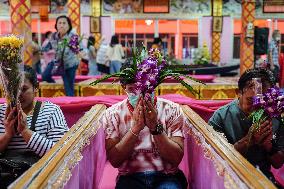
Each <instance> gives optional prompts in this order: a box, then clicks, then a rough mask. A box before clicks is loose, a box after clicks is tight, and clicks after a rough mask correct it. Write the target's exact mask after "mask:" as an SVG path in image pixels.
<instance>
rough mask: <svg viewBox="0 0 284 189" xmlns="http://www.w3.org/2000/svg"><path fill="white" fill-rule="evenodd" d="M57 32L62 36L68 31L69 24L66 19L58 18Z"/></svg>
mask: <svg viewBox="0 0 284 189" xmlns="http://www.w3.org/2000/svg"><path fill="white" fill-rule="evenodd" d="M56 27H57V31H58V32H59V33H60V34H61V35H62V36H63V35H65V34H66V33H67V31H68V30H69V24H68V22H67V19H66V18H59V19H58V21H57V24H56Z"/></svg>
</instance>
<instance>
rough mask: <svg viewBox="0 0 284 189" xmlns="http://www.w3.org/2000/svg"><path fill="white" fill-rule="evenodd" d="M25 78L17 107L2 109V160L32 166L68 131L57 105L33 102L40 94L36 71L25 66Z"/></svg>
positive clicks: (0, 112) (5, 106) (0, 114)
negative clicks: (22, 162)
mask: <svg viewBox="0 0 284 189" xmlns="http://www.w3.org/2000/svg"><path fill="white" fill-rule="evenodd" d="M24 75H25V76H24V84H23V87H22V90H21V92H20V96H19V103H18V104H17V106H16V107H10V106H8V107H7V104H4V105H2V106H1V107H0V153H1V155H0V159H3V158H4V159H8V160H14V161H25V162H28V163H29V164H30V165H31V164H33V163H35V162H36V161H37V160H38V159H39V158H40V157H42V156H43V155H44V154H46V153H47V152H48V151H49V150H50V149H51V148H52V146H54V144H55V143H56V142H57V141H59V140H60V138H61V137H62V136H63V135H64V134H65V133H66V132H67V131H68V127H67V124H66V121H65V118H64V115H63V113H62V111H61V109H60V108H59V107H58V106H57V105H55V104H53V103H51V102H47V101H45V102H41V103H40V102H38V101H36V100H35V99H34V97H35V95H36V91H37V90H38V81H37V76H36V73H35V71H34V70H33V69H32V68H31V67H30V66H27V65H25V66H24ZM18 90H19V89H18ZM36 109H37V111H36ZM35 112H38V114H37V116H35V117H36V119H35V118H33V117H34V114H35ZM33 120H35V121H33ZM32 125H33V127H32ZM1 165H2V164H1V163H0V166H1ZM11 171H12V170H11ZM2 172H3V170H2ZM18 176H19V175H18ZM2 179H3V178H2ZM0 180H1V178H0ZM3 180H4V179H3ZM3 180H2V182H3ZM11 182H12V180H11ZM2 184H3V183H1V186H2ZM6 184H9V183H6Z"/></svg>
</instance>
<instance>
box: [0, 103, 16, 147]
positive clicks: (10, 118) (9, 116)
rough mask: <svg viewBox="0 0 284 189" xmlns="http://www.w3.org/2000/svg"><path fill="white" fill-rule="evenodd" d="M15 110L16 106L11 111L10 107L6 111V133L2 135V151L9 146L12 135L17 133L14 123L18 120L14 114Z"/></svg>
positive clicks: (0, 136)
mask: <svg viewBox="0 0 284 189" xmlns="http://www.w3.org/2000/svg"><path fill="white" fill-rule="evenodd" d="M15 112H16V108H13V109H12V110H11V111H10V108H9V107H8V108H7V109H6V111H5V117H4V121H3V123H4V128H5V133H3V134H1V135H0V152H3V151H4V150H5V149H6V148H7V146H8V145H9V142H10V141H11V139H12V137H13V136H14V135H15V130H14V124H15V122H16V117H15V116H14V115H15Z"/></svg>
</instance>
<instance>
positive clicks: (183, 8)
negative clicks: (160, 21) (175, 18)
mask: <svg viewBox="0 0 284 189" xmlns="http://www.w3.org/2000/svg"><path fill="white" fill-rule="evenodd" d="M170 13H171V14H174V15H180V14H183V15H184V14H186V15H191V16H210V15H211V0H171V8H170Z"/></svg>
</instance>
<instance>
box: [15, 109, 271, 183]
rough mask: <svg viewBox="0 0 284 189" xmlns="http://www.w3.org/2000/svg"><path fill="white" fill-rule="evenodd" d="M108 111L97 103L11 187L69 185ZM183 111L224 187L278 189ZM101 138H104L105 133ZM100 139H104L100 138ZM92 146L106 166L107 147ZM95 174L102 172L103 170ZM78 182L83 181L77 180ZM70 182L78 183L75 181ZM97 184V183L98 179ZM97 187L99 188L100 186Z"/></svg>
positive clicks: (191, 134) (190, 131) (189, 153)
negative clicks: (102, 115) (103, 115)
mask: <svg viewBox="0 0 284 189" xmlns="http://www.w3.org/2000/svg"><path fill="white" fill-rule="evenodd" d="M104 110H105V106H104V105H95V106H94V107H93V108H92V109H91V110H90V111H89V112H87V113H86V114H85V115H84V116H83V117H82V118H81V119H80V120H79V121H78V122H77V123H76V124H75V125H74V126H73V127H72V128H71V130H70V131H69V132H68V133H67V134H66V135H65V136H64V137H63V138H62V139H61V140H60V141H59V142H58V143H57V144H56V145H55V146H54V147H53V148H52V149H51V150H50V151H49V152H48V153H47V154H46V155H45V156H44V157H43V158H42V159H41V160H40V161H39V162H38V163H36V164H35V165H34V166H33V167H32V168H30V169H29V170H28V171H27V172H26V173H25V174H24V175H23V176H22V177H21V178H19V179H18V180H17V181H15V182H14V183H13V184H12V186H11V188H13V189H18V188H36V189H39V188H63V187H64V186H66V185H65V184H67V185H68V184H69V183H68V181H70V180H71V178H73V177H72V176H74V175H72V173H74V174H75V172H76V168H75V167H76V165H78V164H80V161H82V158H83V157H82V153H81V152H82V150H83V149H85V148H87V147H90V146H89V145H92V144H93V145H95V144H96V143H92V142H93V141H91V140H92V138H93V137H96V136H97V135H98V133H99V132H98V131H99V128H98V125H97V124H96V121H97V120H98V118H99V116H100V114H101V113H102V112H103V111H104ZM183 110H184V112H185V115H186V117H187V118H188V120H189V121H190V122H191V123H192V124H189V126H188V128H186V129H188V130H187V134H188V135H187V137H186V139H185V141H186V143H187V141H189V140H191V141H192V143H191V145H198V146H200V147H201V148H202V150H201V152H200V153H201V156H204V157H205V159H204V161H209V162H212V163H213V165H214V166H213V168H211V169H210V171H211V172H212V171H214V169H215V171H216V173H217V179H218V180H219V182H221V184H222V182H224V185H223V186H224V188H227V189H232V188H236V189H237V188H257V189H270V188H271V189H272V188H275V187H274V185H273V184H272V183H271V182H270V181H269V180H268V179H267V178H266V177H265V176H263V175H262V174H261V173H260V172H258V170H257V169H255V168H254V167H253V166H252V165H251V164H250V163H249V162H248V161H246V160H245V159H244V158H243V157H242V156H241V154H239V153H238V152H237V151H236V150H235V149H234V148H233V146H232V145H231V144H229V143H227V141H226V139H225V138H224V137H223V136H221V135H220V134H219V133H217V132H215V131H214V130H213V128H212V127H211V126H209V125H207V123H206V122H204V120H203V119H202V118H201V117H200V116H199V115H198V114H196V113H195V112H194V111H193V110H192V109H191V108H189V107H188V106H183ZM101 137H103V135H102V136H101ZM100 140H104V139H103V138H100ZM91 147H93V148H101V150H99V151H98V152H96V154H95V156H96V157H97V159H96V160H97V161H95V162H93V163H95V164H96V165H95V166H96V167H97V166H104V165H100V164H101V163H102V162H105V159H104V160H101V159H103V157H104V158H105V155H103V154H101V153H105V151H104V150H103V149H104V145H101V146H96V147H94V146H91ZM185 147H186V146H185ZM90 149H92V148H90ZM187 149H189V147H186V149H185V152H187V153H186V154H185V157H190V156H193V154H194V152H193V151H187ZM202 153H203V154H202ZM185 162H189V159H185ZM88 163H89V162H88ZM90 163H92V162H90ZM182 163H183V162H182ZM201 164H202V163H201ZM197 166H199V165H197ZM190 167H192V166H191V165H190V164H188V167H187V168H188V169H190ZM85 169H88V167H85ZM85 169H84V170H83V171H84V172H85V171H87V172H88V170H85ZM208 171H209V170H207V171H204V174H202V177H204V178H206V176H207V175H206V174H208ZM95 174H99V175H102V172H99V173H95ZM108 174H111V173H108ZM75 176H76V174H75ZM199 176H200V175H199ZM197 177H198V174H197ZM91 178H92V177H91ZM80 179H81V178H80ZM195 179H196V178H191V179H190V180H193V181H194V180H195ZM201 179H203V178H201ZM199 180H200V178H199ZM77 182H79V181H78V180H77ZM81 182H84V180H83V181H82V180H80V185H81V184H83V185H84V184H85V186H86V184H87V183H81ZM105 182H109V181H105ZM213 182H214V181H213ZM70 183H72V184H77V183H74V180H73V182H70ZM93 183H97V180H96V181H94V182H93ZM73 186H74V185H73ZM94 187H95V188H97V187H98V185H95V186H94Z"/></svg>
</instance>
